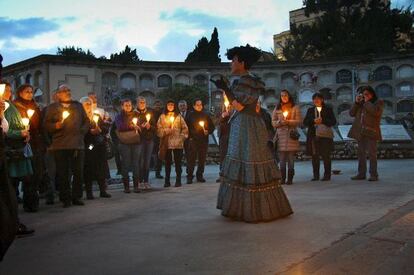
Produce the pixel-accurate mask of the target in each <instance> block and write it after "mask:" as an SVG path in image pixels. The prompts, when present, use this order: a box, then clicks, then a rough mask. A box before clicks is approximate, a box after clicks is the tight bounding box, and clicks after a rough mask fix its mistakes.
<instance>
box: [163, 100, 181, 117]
mask: <svg viewBox="0 0 414 275" xmlns="http://www.w3.org/2000/svg"><path fill="white" fill-rule="evenodd" d="M169 103H172V104H174V111H173V112H174V113H175V114H178V113H179V111H178V108H177V104H176V103H175V101H174V100H172V99H169V100H167V102H166V103H165V106H164V110H163V113H164V114H165V115H166V114H168V113H169V111H168V108H167V105H168V104H169Z"/></svg>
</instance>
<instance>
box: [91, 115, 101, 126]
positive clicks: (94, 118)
mask: <svg viewBox="0 0 414 275" xmlns="http://www.w3.org/2000/svg"><path fill="white" fill-rule="evenodd" d="M92 119H93V121H95V123H96V124H98V121H99V115H97V114H95V115H93V118H92Z"/></svg>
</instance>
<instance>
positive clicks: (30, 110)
mask: <svg viewBox="0 0 414 275" xmlns="http://www.w3.org/2000/svg"><path fill="white" fill-rule="evenodd" d="M26 113H27V116H28V117H29V119H31V118H32V116H33V115H34V113H35V111H34V110H32V109H29V110H27V112H26Z"/></svg>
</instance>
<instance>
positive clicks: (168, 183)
mask: <svg viewBox="0 0 414 275" xmlns="http://www.w3.org/2000/svg"><path fill="white" fill-rule="evenodd" d="M170 186H171V182H170V177H167V176H165V181H164V187H170Z"/></svg>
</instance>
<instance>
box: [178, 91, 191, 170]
mask: <svg viewBox="0 0 414 275" xmlns="http://www.w3.org/2000/svg"><path fill="white" fill-rule="evenodd" d="M178 110H180V115H181V116H182V117H183V118H184V120H185V121H187V120H188V117H189V115H190V113H191V111H190V110H188V104H187V101H185V100H184V99H182V100H180V101H178ZM188 145H189V140H188V139H186V140H185V141H184V157H185V160H186V164H187V165H186V169H185V170H186V171H185V172H186V173H187V175H188V162H189V157H190V148H189V146H188Z"/></svg>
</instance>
